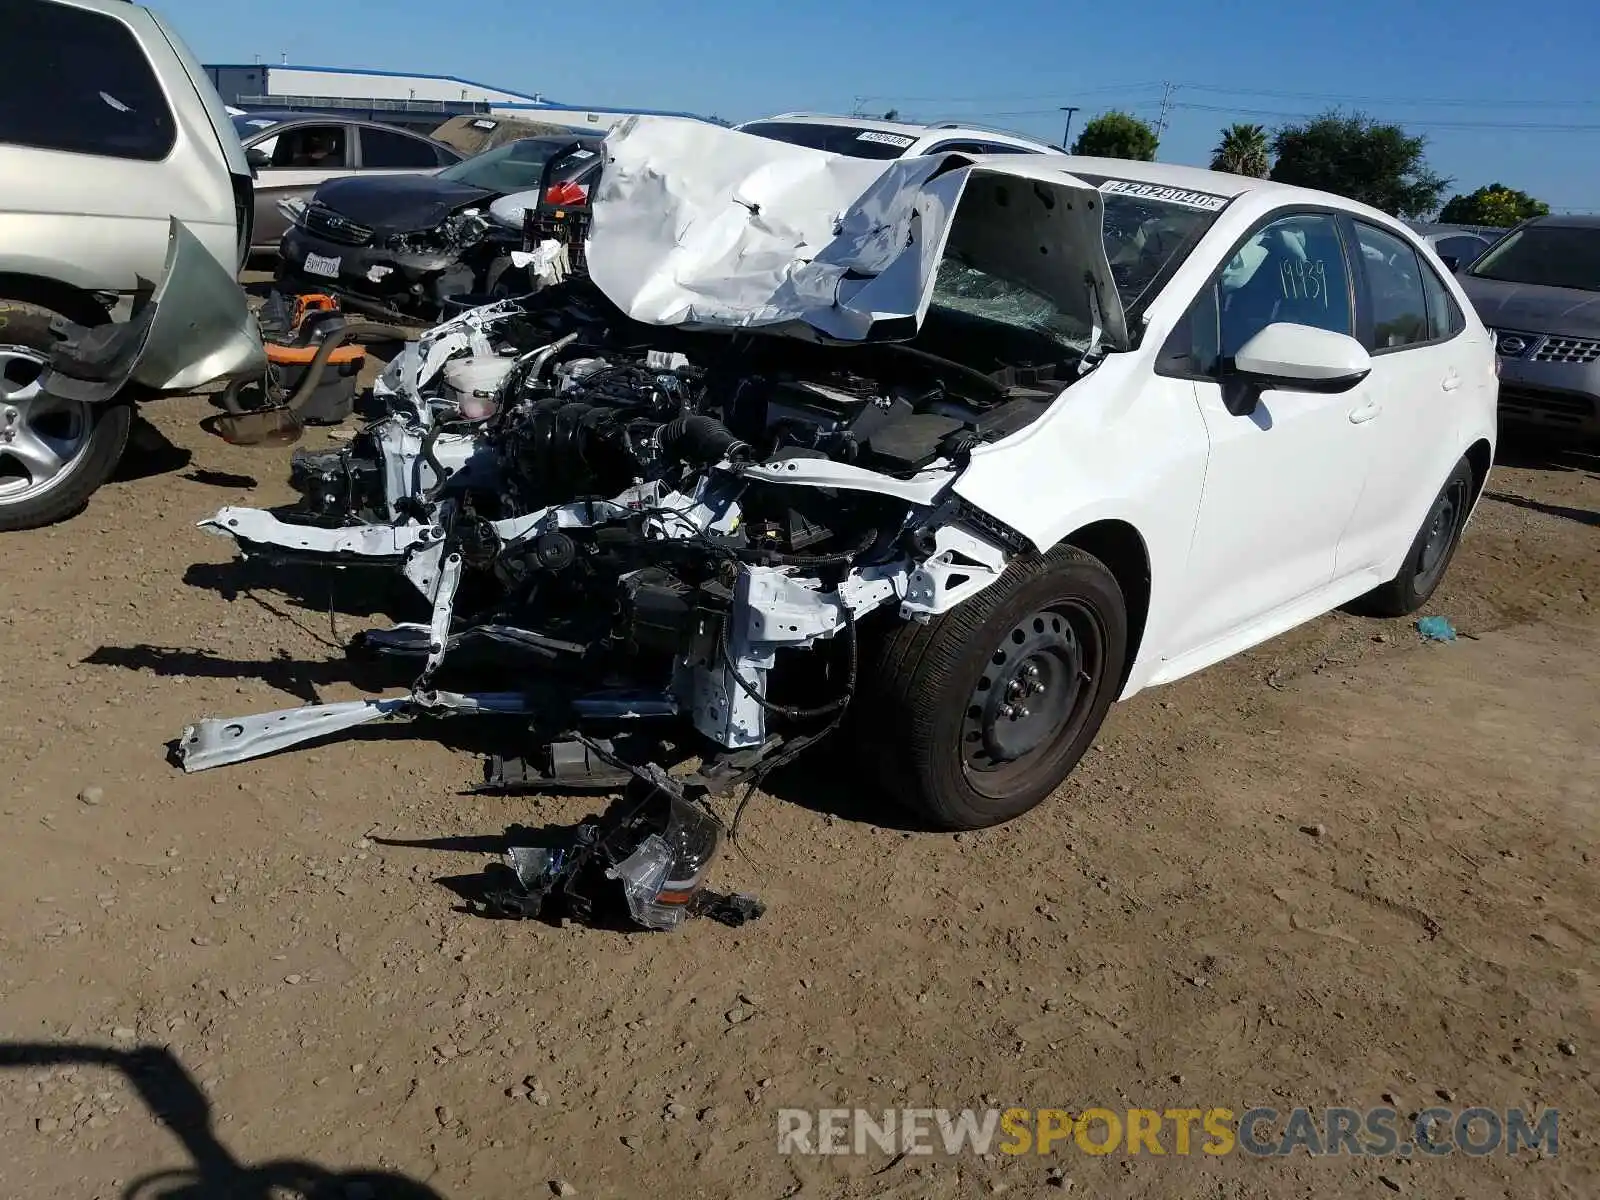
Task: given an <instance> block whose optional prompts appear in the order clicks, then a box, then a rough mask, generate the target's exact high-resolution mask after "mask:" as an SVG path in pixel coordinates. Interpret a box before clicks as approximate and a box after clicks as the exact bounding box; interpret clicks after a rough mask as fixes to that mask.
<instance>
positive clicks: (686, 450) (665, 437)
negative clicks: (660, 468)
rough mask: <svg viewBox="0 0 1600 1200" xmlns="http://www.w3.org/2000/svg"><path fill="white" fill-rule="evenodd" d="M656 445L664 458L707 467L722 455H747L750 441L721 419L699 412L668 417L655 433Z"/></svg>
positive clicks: (738, 457) (740, 457)
mask: <svg viewBox="0 0 1600 1200" xmlns="http://www.w3.org/2000/svg"><path fill="white" fill-rule="evenodd" d="M656 445H658V446H659V447H660V448H661V453H662V454H663V455H665V456H666V457H667V458H671V459H676V460H679V461H682V462H686V463H688V464H689V465H690V466H696V467H709V466H711V465H712V464H713V463H719V462H721V461H722V460H723V459H725V458H732V459H736V460H737V459H744V458H748V457H749V456H750V453H751V451H750V446H749V444H748V443H746V442H744V441H741V440H740V439H739V438H737V437H735V436H734V435H733V433H732V431H731V430H729V429H728V427H727V426H726V425H724V424H723V423H722V422H721V421H719V420H717V419H716V418H715V417H707V416H703V415H701V414H699V413H690V414H688V415H687V416H682V417H675V418H673V419H672V420H670V421H668V422H667V423H666V424H665V425H663V426H662V427H661V432H660V433H658V434H656Z"/></svg>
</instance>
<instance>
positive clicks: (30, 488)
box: [0, 346, 94, 504]
mask: <svg viewBox="0 0 1600 1200" xmlns="http://www.w3.org/2000/svg"><path fill="white" fill-rule="evenodd" d="M44 367H45V357H44V355H43V354H41V353H40V352H39V351H37V350H34V349H32V348H31V347H28V346H0V504H15V503H18V502H20V501H24V500H31V499H33V498H34V497H36V496H42V495H44V493H46V492H48V491H50V490H51V489H52V488H55V487H57V486H59V485H60V484H61V483H62V482H63V481H64V480H65V479H66V478H67V477H68V476H70V475H71V474H72V473H73V471H74V470H76V469H77V467H78V464H79V463H80V462H81V461H82V459H83V455H84V452H85V450H86V449H87V448H88V445H89V435H90V433H91V432H92V431H93V427H94V423H93V421H92V420H91V419H90V413H89V406H88V405H87V404H83V403H81V402H79V401H76V400H63V399H62V398H61V397H59V396H50V395H47V394H46V393H45V392H44V391H43V390H42V389H41V388H40V387H39V376H40V374H41V373H42V372H43V370H44Z"/></svg>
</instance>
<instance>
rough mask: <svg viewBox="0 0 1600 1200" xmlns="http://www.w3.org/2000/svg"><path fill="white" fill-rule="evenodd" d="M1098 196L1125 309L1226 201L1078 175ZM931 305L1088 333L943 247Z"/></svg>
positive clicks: (1143, 295) (1075, 335)
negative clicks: (1135, 190) (1138, 191)
mask: <svg viewBox="0 0 1600 1200" xmlns="http://www.w3.org/2000/svg"><path fill="white" fill-rule="evenodd" d="M1077 178H1079V179H1082V180H1084V181H1085V182H1086V183H1092V184H1095V185H1096V186H1097V187H1099V188H1100V192H1101V195H1102V196H1103V197H1104V203H1103V205H1102V219H1103V221H1104V228H1105V249H1106V259H1107V260H1108V261H1109V262H1110V264H1111V277H1112V280H1113V281H1114V282H1115V284H1116V287H1117V294H1118V295H1119V296H1120V297H1121V299H1122V307H1123V311H1124V312H1126V313H1129V314H1132V313H1133V312H1135V311H1136V310H1137V309H1138V308H1140V307H1142V306H1143V305H1144V304H1145V303H1147V302H1148V301H1149V300H1150V299H1152V298H1153V292H1154V287H1153V285H1154V284H1155V283H1156V282H1157V281H1158V280H1159V279H1163V278H1165V277H1166V276H1167V275H1169V274H1170V273H1171V271H1172V270H1174V269H1176V268H1177V266H1178V264H1179V263H1180V262H1181V261H1182V260H1183V259H1184V258H1185V257H1186V256H1187V255H1188V253H1189V250H1190V249H1191V248H1192V247H1193V246H1194V245H1195V243H1196V242H1198V241H1199V240H1200V237H1201V235H1202V234H1204V233H1205V231H1206V230H1207V229H1209V228H1210V227H1211V225H1212V223H1213V222H1214V221H1215V220H1216V219H1217V213H1218V212H1220V211H1221V209H1222V207H1223V206H1224V205H1226V203H1227V198H1226V197H1222V196H1211V195H1207V194H1202V193H1197V192H1182V191H1178V190H1177V189H1173V188H1164V189H1152V188H1144V186H1143V185H1138V186H1139V187H1140V188H1143V191H1144V192H1146V193H1149V192H1164V193H1168V194H1169V196H1170V198H1157V196H1155V195H1152V194H1135V193H1133V192H1130V191H1128V190H1125V189H1128V188H1129V187H1130V186H1132V185H1129V184H1128V183H1127V181H1124V180H1112V179H1106V178H1104V177H1101V176H1089V175H1079V176H1077ZM933 306H934V307H935V308H944V309H947V310H952V311H955V312H961V313H966V314H969V315H971V316H976V317H981V318H984V319H986V320H989V321H994V322H996V323H998V324H1002V325H1007V326H1010V327H1011V328H1014V329H1018V330H1023V331H1027V332H1029V333H1034V334H1042V335H1044V336H1045V337H1047V338H1049V339H1051V340H1052V341H1054V342H1056V343H1058V344H1060V345H1063V346H1068V347H1072V348H1074V349H1079V350H1081V349H1085V348H1087V346H1088V345H1089V341H1090V337H1091V335H1092V331H1091V330H1090V329H1089V328H1088V327H1087V326H1085V325H1084V323H1083V321H1082V320H1081V318H1079V317H1077V316H1075V315H1073V314H1070V313H1067V312H1064V311H1063V310H1062V309H1061V308H1060V307H1059V306H1058V305H1057V304H1056V303H1055V302H1054V301H1052V300H1051V299H1050V298H1049V297H1047V296H1044V295H1042V294H1041V293H1040V292H1038V291H1037V290H1036V289H1034V288H1032V287H1029V286H1027V285H1026V284H1023V283H1021V282H1018V281H1016V280H1011V279H1007V278H1003V277H1002V276H1000V275H998V274H994V273H992V272H990V271H987V270H980V269H979V268H978V267H976V266H974V265H973V264H972V263H971V262H969V261H967V260H966V259H964V257H963V256H962V255H961V254H959V253H956V252H953V251H952V250H950V249H948V248H947V249H946V251H945V257H944V259H943V261H942V262H941V263H940V264H939V273H938V275H937V277H936V279H935V282H934V289H933Z"/></svg>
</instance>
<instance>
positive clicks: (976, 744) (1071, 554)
mask: <svg viewBox="0 0 1600 1200" xmlns="http://www.w3.org/2000/svg"><path fill="white" fill-rule="evenodd" d="M1127 649H1128V616H1127V607H1126V604H1125V602H1124V599H1123V595H1122V589H1121V588H1120V587H1119V586H1118V585H1117V581H1116V578H1115V577H1114V576H1113V575H1112V574H1111V572H1110V571H1109V570H1107V569H1106V567H1105V565H1104V564H1103V563H1101V562H1100V560H1099V559H1097V558H1094V557H1093V556H1092V555H1089V554H1087V553H1085V552H1084V551H1082V550H1079V549H1077V548H1076V547H1073V546H1058V547H1056V548H1055V549H1054V550H1052V551H1051V552H1050V553H1049V554H1046V555H1043V556H1039V557H1032V558H1027V559H1022V560H1019V561H1017V562H1014V563H1012V564H1011V565H1010V566H1009V567H1008V568H1007V569H1006V572H1005V574H1004V575H1003V576H1002V577H1001V578H1000V579H999V580H998V581H997V582H995V583H994V584H992V585H991V586H990V587H989V588H988V589H986V590H985V591H982V592H979V593H978V594H977V595H976V596H974V597H973V598H972V599H970V600H968V601H967V602H966V603H965V604H962V605H961V606H959V607H958V608H956V609H954V610H952V611H951V612H948V613H945V614H944V615H942V616H939V617H935V618H934V619H933V620H932V621H930V622H929V623H928V624H926V625H921V624H917V623H916V622H911V621H906V622H902V623H900V624H899V625H898V626H896V627H894V628H893V629H892V630H890V631H889V633H888V635H887V636H886V637H885V638H884V639H883V640H882V643H881V644H880V645H879V646H878V647H877V648H876V652H875V653H874V655H873V656H872V658H871V659H870V660H869V663H868V669H867V672H866V675H865V679H866V681H867V682H866V686H865V687H864V689H863V695H862V696H861V697H860V699H859V700H858V701H857V704H856V705H855V706H854V707H855V717H856V726H857V728H856V732H857V736H858V741H859V743H860V749H861V753H862V757H863V758H864V759H870V760H872V761H873V762H874V765H875V766H876V768H877V772H878V775H879V778H880V780H881V782H882V784H883V786H884V788H885V789H886V790H887V791H888V792H889V794H890V795H891V796H893V797H894V799H895V800H896V801H897V802H899V803H900V804H901V805H903V806H904V807H905V808H907V809H909V810H911V811H912V812H914V813H915V814H917V815H918V816H919V817H921V818H922V819H924V820H926V821H927V822H929V823H931V824H932V825H934V826H935V827H937V828H940V829H981V828H985V827H987V826H991V825H998V824H1001V823H1002V822H1005V821H1009V820H1011V819H1012V818H1013V817H1016V816H1019V815H1021V814H1022V813H1024V812H1027V811H1028V810H1029V809H1031V808H1033V807H1034V806H1035V805H1037V804H1038V803H1039V802H1040V801H1042V800H1043V799H1044V798H1045V797H1046V796H1048V795H1049V794H1050V793H1051V792H1052V791H1054V790H1055V789H1056V787H1057V786H1059V785H1060V783H1061V781H1062V780H1064V779H1065V778H1066V777H1067V775H1068V774H1070V773H1071V771H1072V769H1073V767H1075V766H1076V765H1077V762H1078V760H1079V758H1081V757H1082V756H1083V753H1084V751H1086V750H1087V749H1088V748H1089V745H1090V743H1092V742H1093V741H1094V738H1095V735H1096V734H1097V733H1098V732H1099V730H1100V725H1101V723H1102V722H1103V721H1104V720H1105V716H1106V712H1107V710H1108V709H1109V708H1110V707H1111V704H1112V702H1113V701H1114V700H1115V699H1116V697H1117V694H1118V692H1119V691H1120V690H1121V682H1122V677H1123V666H1124V663H1125V659H1126V657H1127Z"/></svg>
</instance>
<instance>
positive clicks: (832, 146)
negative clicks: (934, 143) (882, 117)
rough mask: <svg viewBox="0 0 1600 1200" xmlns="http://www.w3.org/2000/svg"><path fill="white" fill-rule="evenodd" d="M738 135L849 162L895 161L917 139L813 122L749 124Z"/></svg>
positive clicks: (762, 122)
mask: <svg viewBox="0 0 1600 1200" xmlns="http://www.w3.org/2000/svg"><path fill="white" fill-rule="evenodd" d="M739 132H740V133H753V134H755V135H756V136H757V137H764V138H771V139H772V140H773V141H775V142H787V143H789V145H791V146H808V147H810V148H811V149H813V150H826V151H827V152H828V153H830V154H846V155H849V156H850V157H851V158H880V159H887V158H899V157H900V156H901V155H903V154H904V153H905V152H906V151H907V150H909V149H911V147H912V146H914V145H916V144H917V139H916V138H914V137H907V136H906V135H905V134H903V133H893V132H890V131H887V130H882V129H862V128H861V127H860V126H859V125H824V124H821V123H819V122H814V121H753V122H751V123H750V124H749V125H741V126H739Z"/></svg>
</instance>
